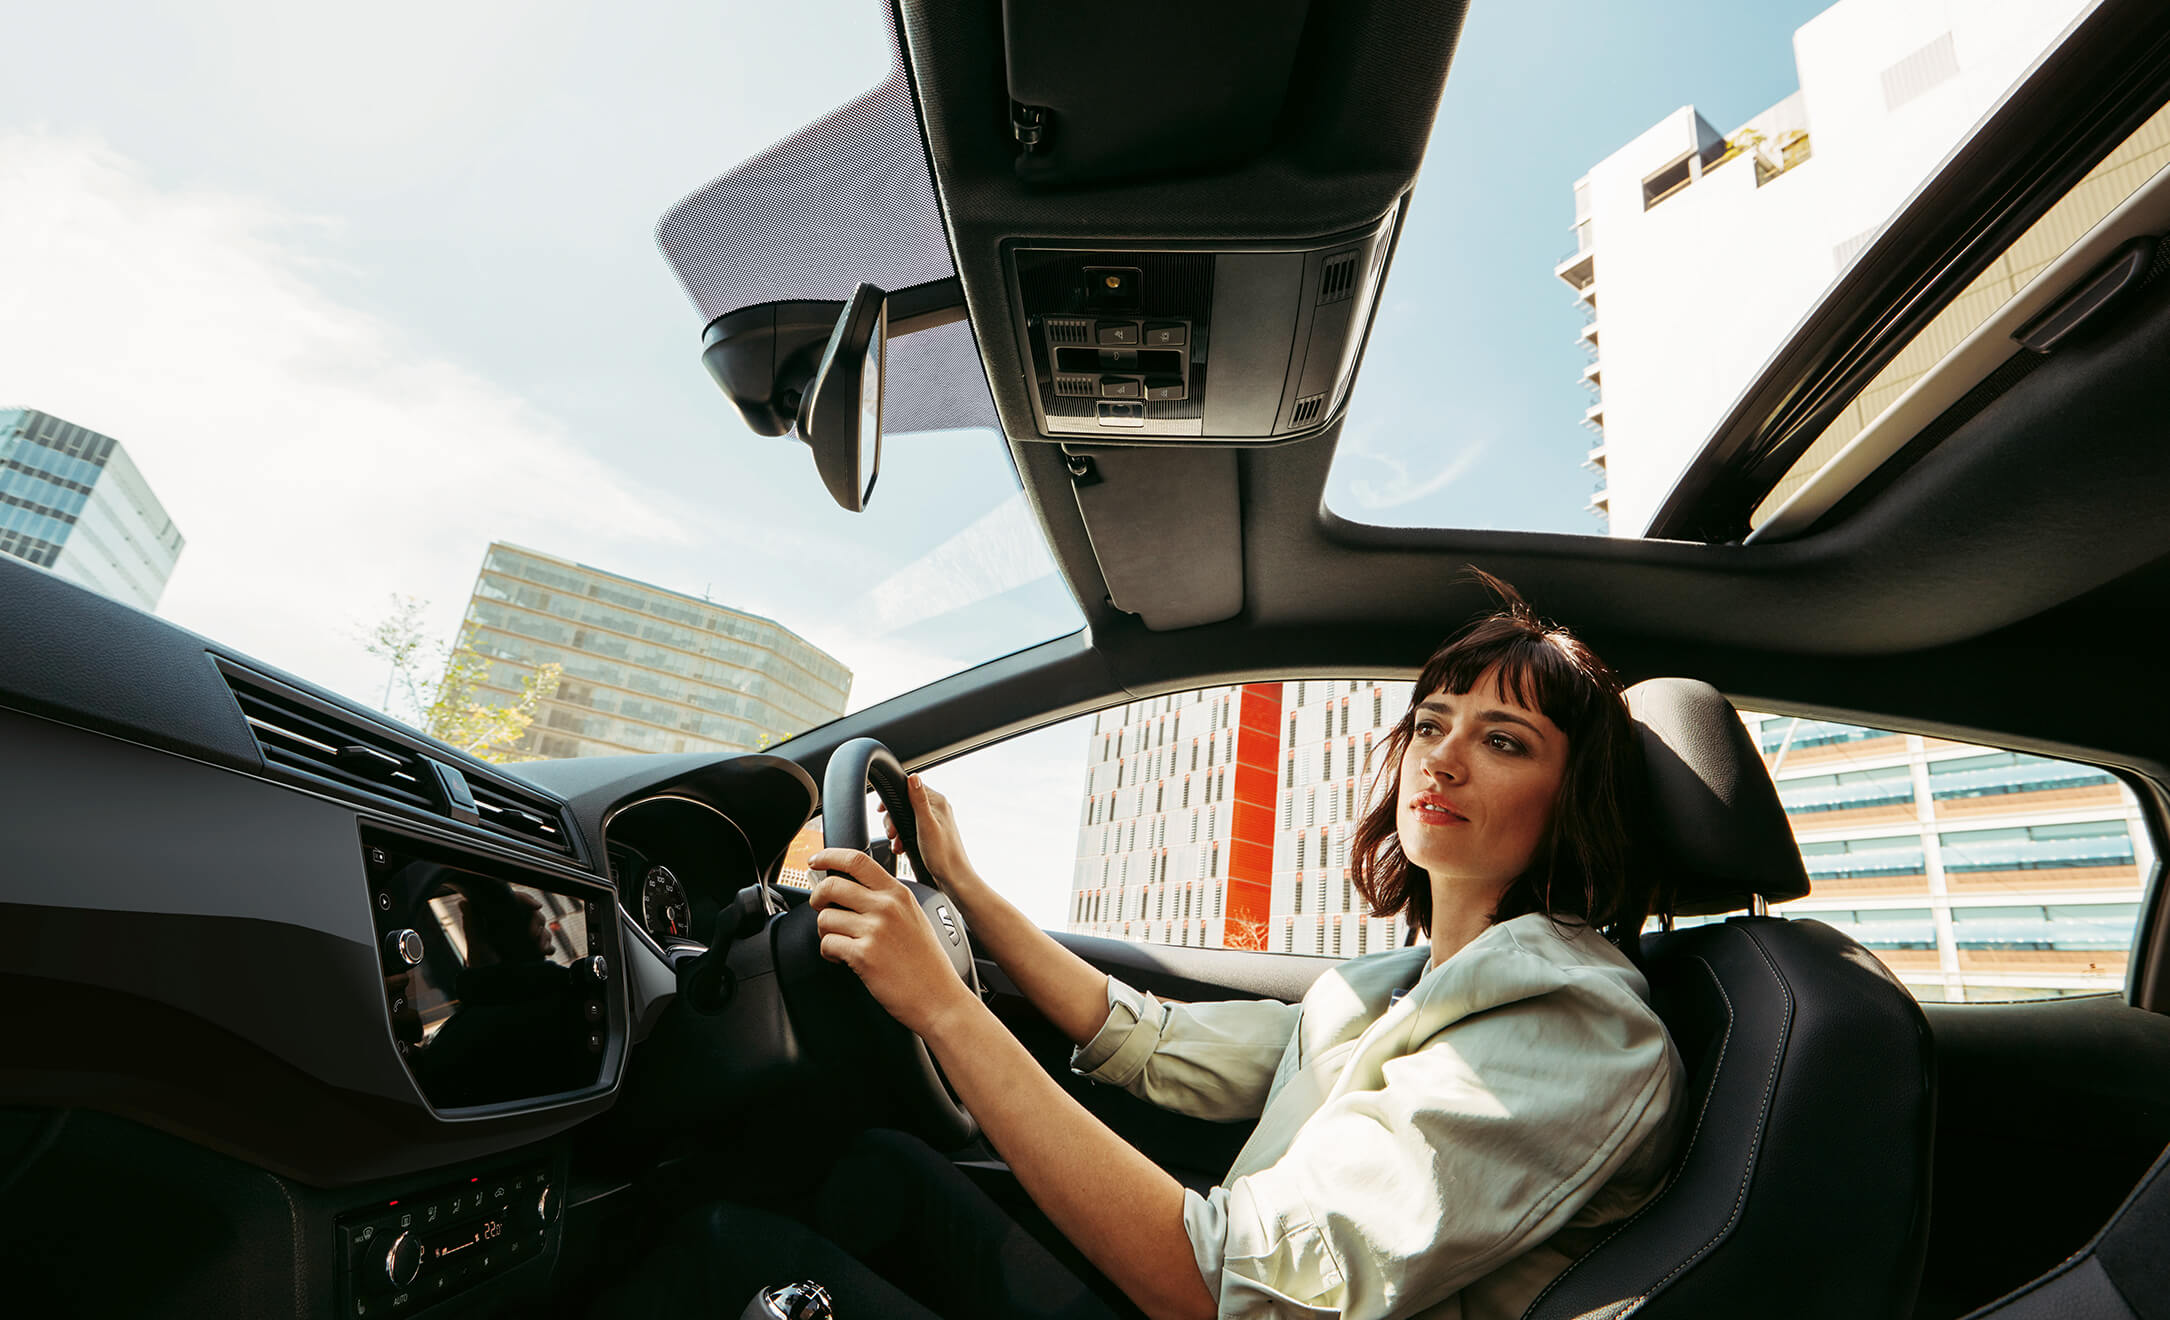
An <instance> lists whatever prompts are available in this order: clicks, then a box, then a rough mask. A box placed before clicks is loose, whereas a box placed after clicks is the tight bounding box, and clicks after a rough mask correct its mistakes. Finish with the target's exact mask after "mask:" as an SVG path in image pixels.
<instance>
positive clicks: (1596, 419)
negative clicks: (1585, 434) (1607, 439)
mask: <svg viewBox="0 0 2170 1320" xmlns="http://www.w3.org/2000/svg"><path fill="white" fill-rule="evenodd" d="M1582 424H1583V425H1584V426H1587V427H1589V428H1590V429H1591V430H1593V431H1596V432H1597V433H1598V434H1600V435H1603V434H1604V432H1605V401H1604V400H1603V399H1599V400H1598V401H1597V402H1596V403H1593V404H1591V405H1590V406H1589V407H1588V408H1585V409H1583V412H1582Z"/></svg>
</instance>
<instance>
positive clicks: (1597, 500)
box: [1582, 486, 1612, 519]
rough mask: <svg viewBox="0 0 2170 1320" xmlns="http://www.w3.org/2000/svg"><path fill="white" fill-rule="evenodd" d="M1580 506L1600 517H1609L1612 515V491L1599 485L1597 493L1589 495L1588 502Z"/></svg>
mask: <svg viewBox="0 0 2170 1320" xmlns="http://www.w3.org/2000/svg"><path fill="white" fill-rule="evenodd" d="M1582 507H1583V508H1584V509H1585V510H1587V511H1588V512H1590V513H1594V514H1596V515H1597V516H1598V517H1600V518H1606V519H1610V518H1611V517H1612V491H1611V490H1610V489H1608V488H1607V487H1604V486H1599V487H1598V488H1597V493H1596V494H1594V495H1592V496H1590V502H1589V503H1588V504H1585V505H1583V506H1582Z"/></svg>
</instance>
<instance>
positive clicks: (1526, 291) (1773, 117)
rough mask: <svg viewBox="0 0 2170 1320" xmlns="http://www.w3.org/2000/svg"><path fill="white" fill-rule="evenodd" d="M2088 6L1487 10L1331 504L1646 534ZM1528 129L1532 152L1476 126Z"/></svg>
mask: <svg viewBox="0 0 2170 1320" xmlns="http://www.w3.org/2000/svg"><path fill="white" fill-rule="evenodd" d="M2087 8H2088V5H2087V4H2086V3H2085V0H2054V2H2053V3H2042V4H2034V5H2028V6H1948V5H1945V4H1941V3H1928V2H1927V0H1840V2H1839V3H1837V4H1831V3H1828V0H1804V2H1803V3H1795V4H1777V5H1768V6H1754V7H1751V8H1750V10H1748V11H1742V10H1740V9H1739V8H1738V7H1726V8H1722V9H1721V8H1720V7H1719V6H1715V5H1711V6H1703V5H1696V4H1683V5H1678V6H1674V7H1672V9H1671V10H1670V11H1669V12H1668V13H1666V14H1665V15H1663V16H1662V17H1657V16H1653V15H1652V14H1650V13H1649V12H1647V11H1645V10H1642V9H1626V8H1619V9H1606V8H1602V7H1601V8H1600V9H1598V10H1597V11H1595V12H1590V13H1586V14H1582V15H1580V16H1579V17H1578V21H1577V24H1576V26H1575V29H1574V34H1573V35H1574V39H1573V41H1571V42H1565V43H1563V42H1562V41H1561V40H1560V36H1559V33H1560V29H1559V26H1558V22H1557V16H1556V15H1552V14H1549V13H1544V12H1539V11H1536V10H1532V9H1529V8H1527V7H1522V8H1517V7H1514V6H1477V7H1474V8H1473V9H1472V11H1471V13H1470V16H1469V20H1468V24H1467V26H1466V27H1465V29H1464V31H1463V35H1462V41H1461V45H1460V48H1459V50H1458V52H1457V54H1456V57H1455V66H1454V70H1453V74H1452V76H1451V77H1450V78H1449V79H1448V81H1447V86H1446V92H1445V95H1444V98H1443V99H1442V102H1441V106H1440V111H1439V117H1438V121H1437V127H1436V129H1435V131H1434V134H1433V140H1432V144H1431V147H1430V152H1429V155H1428V156H1427V159H1426V162H1425V168H1424V171H1423V174H1422V176H1421V177H1420V179H1419V181H1418V184H1417V189H1416V196H1415V201H1414V204H1413V206H1412V208H1411V212H1410V216H1409V220H1408V223H1407V226H1406V227H1405V229H1404V231H1403V234H1402V238H1401V243H1400V247H1399V249H1398V250H1397V252H1396V255H1395V261H1394V268H1393V272H1392V276H1391V279H1390V282H1389V285H1388V289H1387V295H1386V300H1385V303H1384V305H1383V306H1382V308H1381V311H1380V314H1379V317H1378V322H1377V324H1376V326H1375V327H1374V331H1373V334H1372V336H1371V340H1370V343H1369V345H1368V347H1367V349H1366V356H1365V362H1364V367H1363V374H1362V377H1361V379H1360V381H1359V383H1358V386H1357V389H1356V394H1355V401H1354V403H1353V405H1352V406H1351V409H1350V413H1349V419H1348V422H1347V425H1346V427H1345V429H1344V433H1343V436H1342V439H1341V445H1340V450H1339V452H1338V454H1337V456H1336V460H1335V463H1334V468H1333V473H1332V476H1331V477H1330V479H1329V482H1328V490H1327V502H1328V505H1329V507H1330V508H1331V509H1332V510H1333V512H1335V513H1337V514H1339V515H1341V516H1343V517H1345V518H1348V519H1351V520H1354V521H1360V522H1366V523H1373V524H1386V525H1395V526H1416V527H1475V528H1517V529H1528V530H1543V531H1561V532H1610V533H1612V534H1615V535H1640V534H1642V533H1643V531H1644V529H1645V528H1646V527H1647V526H1648V525H1649V524H1650V521H1651V518H1652V516H1653V514H1654V513H1655V512H1656V511H1657V509H1658V507H1659V505H1660V504H1661V503H1662V502H1663V500H1664V499H1665V497H1666V495H1667V493H1668V492H1669V491H1670V490H1671V489H1672V488H1673V486H1674V484H1675V482H1676V480H1677V479H1678V478H1679V476H1680V474H1681V472H1682V470H1683V468H1684V467H1685V466H1686V465H1687V464H1688V463H1689V462H1690V460H1692V459H1693V458H1694V457H1695V455H1696V454H1697V452H1698V451H1699V449H1700V447H1701V445H1702V444H1703V442H1704V441H1705V439H1706V438H1707V437H1709V436H1710V435H1711V433H1712V432H1713V430H1714V429H1715V428H1716V427H1717V425H1718V423H1719V422H1720V421H1721V419H1722V418H1723V416H1724V415H1725V413H1726V411H1727V409H1728V408H1729V407H1730V406H1731V405H1732V404H1733V403H1734V401H1735V400H1736V399H1737V398H1738V397H1739V396H1740V394H1741V392H1742V391H1743V390H1744V389H1745V388H1746V387H1747V386H1748V385H1749V384H1750V383H1751V382H1752V381H1754V380H1755V379H1756V378H1757V376H1758V375H1759V374H1760V372H1761V370H1762V368H1763V367H1764V365H1765V363H1766V362H1767V361H1768V360H1769V359H1770V358H1771V356H1772V354H1773V353H1774V352H1775V351H1776V350H1777V349H1778V348H1779V346H1780V345H1781V344H1782V343H1784V342H1785V340H1786V339H1787V337H1788V336H1789V335H1790V333H1791V332H1792V331H1793V330H1794V328H1795V327H1796V325H1798V324H1799V323H1800V321H1801V320H1802V318H1803V317H1804V316H1805V315H1807V314H1808V313H1809V312H1810V310H1811V309H1812V308H1814V307H1815V306H1816V304H1817V303H1818V302H1819V301H1820V300H1821V299H1822V297H1823V296H1824V294H1825V292H1826V291H1827V290H1828V289H1829V287H1830V286H1831V285H1832V283H1833V281H1834V280H1835V279H1836V278H1837V276H1838V275H1839V274H1840V273H1841V272H1842V271H1844V270H1845V269H1846V268H1847V266H1848V265H1849V263H1851V262H1852V260H1853V259H1854V258H1855V256H1856V255H1857V254H1858V253H1859V252H1861V251H1862V250H1863V249H1864V248H1865V246H1866V245H1867V244H1868V243H1869V241H1870V240H1871V239H1872V238H1873V237H1874V236H1875V234H1876V233H1877V232H1878V230H1879V229H1881V228H1882V226H1883V225H1884V223H1885V221H1886V220H1887V219H1888V218H1889V217H1890V216H1891V215H1892V214H1893V213H1894V212H1895V211H1897V210H1898V209H1899V208H1900V206H1901V205H1902V204H1903V203H1904V201H1905V200H1906V199H1907V197H1909V196H1910V195H1911V194H1912V193H1913V192H1914V191H1915V189H1916V188H1917V187H1919V186H1920V184H1921V182H1922V181H1923V180H1924V179H1925V178H1927V177H1928V176H1929V175H1930V174H1931V173H1932V172H1933V171H1934V170H1935V169H1936V168H1937V166H1938V165H1939V163H1940V162H1942V161H1943V160H1944V159H1945V158H1946V157H1947V156H1949V155H1950V154H1951V152H1952V151H1953V149H1954V148H1955V147H1957V146H1958V145H1959V144H1960V143H1962V142H1963V141H1965V140H1966V139H1967V138H1968V137H1969V136H1970V134H1971V133H1972V132H1973V130H1974V129H1975V127H1976V126H1977V124H1978V123H1979V122H1980V121H1981V119H1982V118H1983V116H1984V115H1985V113H1986V112H1988V111H1989V110H1990V109H1991V108H1992V107H1993V106H1994V105H1995V104H1996V103H1997V102H1998V101H1999V100H2000V99H2001V98H2002V97H2003V96H2004V95H2005V94H2006V92H2007V91H2008V89H2010V88H2011V87H2012V86H2013V85H2014V84H2015V82H2017V81H2019V80H2020V79H2021V78H2022V77H2023V76H2024V75H2025V74H2026V72H2027V70H2028V69H2029V67H2030V66H2031V65H2032V64H2033V63H2034V62H2035V61H2036V60H2037V59H2038V58H2039V57H2040V56H2041V55H2042V53H2043V52H2045V51H2046V50H2049V49H2052V48H2054V47H2055V45H2056V44H2057V43H2058V42H2059V40H2060V39H2061V37H2062V36H2063V34H2064V33H2065V32H2066V30H2067V29H2068V26H2069V25H2070V24H2071V23H2072V22H2073V21H2074V20H2076V19H2077V18H2078V17H2079V16H2081V15H2082V14H2083V13H2084V12H2085V11H2086V10H2087ZM1539 65H1542V66H1543V70H1544V76H1542V77H1539V76H1536V73H1537V69H1538V66H1539ZM1499 122H1507V123H1512V124H1514V125H1516V131H1515V132H1514V133H1513V134H1512V135H1511V137H1510V138H1509V139H1502V138H1500V137H1498V136H1497V135H1495V134H1491V133H1479V132H1472V131H1470V130H1471V128H1472V126H1474V125H1477V124H1481V123H1499ZM1510 141H1511V146H1510V145H1509V142H1510ZM2127 191H2129V187H2128V188H2127ZM1570 219H1571V224H1568V222H1569V221H1570ZM1563 224H1568V228H1569V241H1570V242H1571V244H1572V247H1571V248H1570V249H1569V250H1568V251H1567V252H1566V253H1564V254H1562V253H1561V252H1560V251H1559V246H1558V244H1557V241H1556V240H1555V239H1552V238H1548V237H1547V235H1557V234H1559V233H1560V230H1559V229H1557V228H1554V226H1555V225H1563ZM2051 255H2054V254H2053V253H2052V254H2051ZM2045 259H2046V258H2045ZM1932 360H1933V359H1932ZM1917 370H1918V369H1917ZM1879 384H1880V385H1882V384H1884V383H1883V382H1879Z"/></svg>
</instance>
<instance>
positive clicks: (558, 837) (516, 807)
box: [467, 773, 573, 853]
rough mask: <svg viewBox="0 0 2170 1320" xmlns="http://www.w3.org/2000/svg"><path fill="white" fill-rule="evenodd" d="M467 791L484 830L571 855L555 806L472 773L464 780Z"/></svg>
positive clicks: (569, 844) (563, 827)
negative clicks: (485, 828)
mask: <svg viewBox="0 0 2170 1320" xmlns="http://www.w3.org/2000/svg"><path fill="white" fill-rule="evenodd" d="M467 787H468V790H469V791H470V792H472V793H473V794H474V795H475V809H476V810H478V811H480V812H481V813H482V823H483V825H484V826H485V827H487V828H489V829H493V830H496V831H497V832H499V833H500V834H510V835H512V836H513V837H514V838H518V839H525V840H526V841H527V842H529V843H534V844H540V845H541V846H543V847H545V848H549V849H551V850H553V851H556V852H561V853H570V852H572V850H573V845H572V841H571V840H570V839H568V838H566V836H565V821H564V819H563V818H562V817H561V816H559V814H558V808H557V806H556V804H555V803H552V802H549V801H547V800H546V799H544V798H541V797H537V796H534V795H531V794H527V793H522V792H520V791H519V790H517V789H515V788H512V787H511V786H509V785H506V784H500V783H498V782H496V781H495V780H490V779H483V778H480V777H479V776H477V775H474V774H472V773H470V774H469V775H468V776H467Z"/></svg>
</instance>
